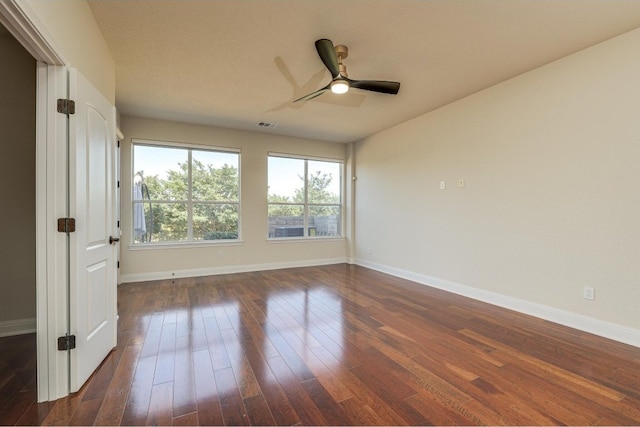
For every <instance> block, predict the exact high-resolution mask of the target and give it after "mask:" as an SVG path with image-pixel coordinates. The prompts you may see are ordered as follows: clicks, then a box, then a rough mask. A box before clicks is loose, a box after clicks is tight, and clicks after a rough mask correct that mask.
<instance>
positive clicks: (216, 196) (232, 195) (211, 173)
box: [191, 150, 240, 202]
mask: <svg viewBox="0 0 640 427" xmlns="http://www.w3.org/2000/svg"><path fill="white" fill-rule="evenodd" d="M191 155H192V162H193V163H192V167H191V174H192V179H193V189H192V197H193V200H194V201H197V200H202V201H205V200H207V201H223V202H237V201H238V187H239V176H238V159H239V157H240V156H239V155H238V154H236V153H219V152H214V151H199V150H193V151H192V154H191Z"/></svg>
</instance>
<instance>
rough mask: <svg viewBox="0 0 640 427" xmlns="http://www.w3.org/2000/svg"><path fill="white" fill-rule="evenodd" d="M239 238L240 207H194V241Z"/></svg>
mask: <svg viewBox="0 0 640 427" xmlns="http://www.w3.org/2000/svg"><path fill="white" fill-rule="evenodd" d="M237 238H238V205H234V204H228V205H222V204H194V205H193V240H225V239H237Z"/></svg>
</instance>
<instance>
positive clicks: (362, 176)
mask: <svg viewBox="0 0 640 427" xmlns="http://www.w3.org/2000/svg"><path fill="white" fill-rule="evenodd" d="M639 52H640V30H635V31H633V32H630V33H627V34H625V35H622V36H620V37H617V38H615V39H612V40H609V41H607V42H605V43H602V44H600V45H597V46H594V47H592V48H589V49H587V50H584V51H582V52H579V53H577V54H574V55H572V56H569V57H566V58H564V59H561V60H559V61H557V62H554V63H552V64H549V65H547V66H544V67H541V68H539V69H536V70H534V71H532V72H529V73H527V74H524V75H522V76H519V77H517V78H514V79H512V80H509V81H507V82H504V83H502V84H499V85H497V86H494V87H492V88H489V89H487V90H484V91H482V92H479V93H477V94H474V95H472V96H469V97H467V98H465V99H462V100H460V101H458V102H455V103H453V104H450V105H448V106H446V107H444V108H441V109H439V110H436V111H434V112H431V113H429V114H425V115H423V116H420V117H418V118H416V119H413V120H411V121H409V122H406V123H404V124H401V125H399V126H396V127H394V128H392V129H389V130H387V131H385V132H382V133H380V134H377V135H375V136H372V137H370V138H367V139H365V140H363V141H360V142H358V143H357V145H356V153H355V162H356V165H357V170H356V174H357V176H358V181H357V188H356V201H355V203H356V225H357V233H356V255H355V256H356V258H357V260H358V262H359V263H361V264H364V265H369V266H372V267H374V268H379V269H381V270H387V271H391V272H395V273H398V274H401V275H402V274H404V275H407V276H414V277H418V278H422V279H423V281H425V282H429V281H432V282H435V283H438V284H439V285H441V286H443V287H445V288H446V287H447V286H448V285H450V286H451V287H453V288H456V289H466V291H467V292H468V293H470V294H473V293H474V292H475V291H474V290H478V291H479V292H477V293H478V294H482V295H485V296H489V299H490V298H491V296H492V295H493V296H494V297H497V296H505V297H508V298H513V299H512V300H511V301H516V300H517V301H524V302H526V303H527V304H529V305H530V306H531V307H533V306H538V305H540V306H542V307H550V308H552V309H553V310H558V311H557V313H569V314H571V315H576V316H578V317H580V318H582V319H587V318H588V319H596V320H597V321H601V322H603V324H614V325H621V326H624V327H627V328H633V329H634V330H636V331H637V332H640V309H639V307H640V54H639ZM469 72H473V70H469ZM405 90H407V89H406V88H405ZM425 96H428V94H425ZM459 178H463V179H464V181H465V186H464V188H458V179H459ZM442 180H445V181H446V189H445V190H440V189H439V182H440V181H442ZM369 252H370V253H369ZM458 285H463V286H462V287H460V286H458ZM584 286H591V287H594V288H595V296H596V299H595V301H586V300H584V299H583V298H582V293H583V287H584ZM485 291H486V292H485ZM498 299H499V298H498ZM525 305H526V304H525ZM540 306H538V307H540ZM637 336H638V337H640V335H637ZM638 342H640V340H638Z"/></svg>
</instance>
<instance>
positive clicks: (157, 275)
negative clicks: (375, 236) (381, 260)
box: [120, 258, 347, 283]
mask: <svg viewBox="0 0 640 427" xmlns="http://www.w3.org/2000/svg"><path fill="white" fill-rule="evenodd" d="M345 262H347V259H346V258H323V259H314V260H304V261H288V262H274V263H265V264H252V265H230V266H223V267H207V268H195V269H190V270H172V271H158V272H151V273H134V274H122V275H121V276H120V283H131V282H148V281H151V280H167V279H176V278H177V279H179V278H185V277H199V276H216V275H219V274H233V273H248V272H252V271H266V270H280V269H283V268H295V267H315V266H318V265H330V264H343V263H345Z"/></svg>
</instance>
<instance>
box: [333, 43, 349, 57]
mask: <svg viewBox="0 0 640 427" xmlns="http://www.w3.org/2000/svg"><path fill="white" fill-rule="evenodd" d="M336 55H338V58H342V59H344V58H346V57H347V56H349V48H348V47H346V46H345V45H342V44H339V45H338V46H336Z"/></svg>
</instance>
